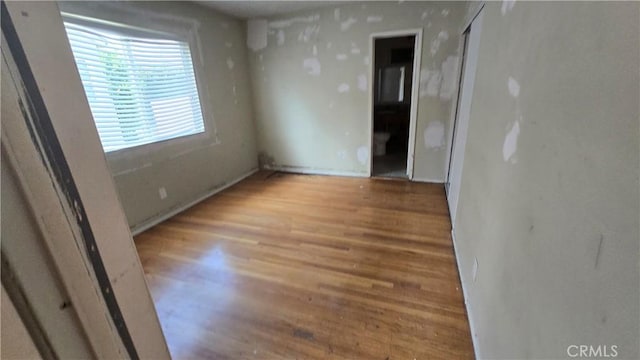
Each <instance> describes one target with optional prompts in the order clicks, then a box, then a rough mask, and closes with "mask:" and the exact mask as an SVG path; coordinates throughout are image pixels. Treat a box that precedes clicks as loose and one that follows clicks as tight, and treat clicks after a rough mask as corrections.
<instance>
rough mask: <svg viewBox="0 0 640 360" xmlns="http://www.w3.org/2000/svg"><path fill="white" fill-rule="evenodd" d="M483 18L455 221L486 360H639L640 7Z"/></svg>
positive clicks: (596, 6) (539, 8) (497, 12)
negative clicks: (588, 354) (578, 350)
mask: <svg viewBox="0 0 640 360" xmlns="http://www.w3.org/2000/svg"><path fill="white" fill-rule="evenodd" d="M483 11H484V13H485V14H484V20H483V25H482V34H481V40H480V52H479V57H478V64H477V72H476V79H475V86H474V92H473V100H472V106H471V115H470V120H469V129H468V136H467V144H466V149H465V156H464V165H463V169H464V170H463V173H462V174H463V175H462V176H463V177H462V183H461V189H460V198H459V203H458V207H457V209H458V210H457V215H456V223H455V224H454V225H455V243H456V254H457V257H458V261H459V265H460V276H461V279H462V282H463V285H464V288H465V293H466V298H467V307H468V313H469V317H470V320H471V325H472V333H473V336H474V340H475V344H476V352H477V355H478V358H483V359H557V358H569V357H570V356H569V354H568V353H567V350H568V347H569V346H570V345H593V346H594V347H595V348H594V350H596V349H597V347H598V346H608V351H609V355H611V354H612V351H611V349H612V346H614V345H615V346H616V348H617V349H616V352H617V358H621V359H638V358H639V357H640V353H639V351H638V349H639V343H638V341H639V339H640V334H639V330H638V326H639V322H638V319H639V318H640V312H639V304H640V294H639V283H640V279H639V268H638V254H639V253H640V249H639V245H640V244H639V239H640V231H639V219H640V194H639V190H640V184H639V181H638V178H639V173H640V169H639V164H640V151H639V147H640V144H639V138H640V136H639V130H640V129H639V125H640V124H639V120H638V119H640V110H639V107H638V99H640V74H639V69H640V51H639V50H640V48H639V47H640V17H639V16H638V14H640V4H638V3H533V2H515V3H514V2H512V1H507V2H504V3H487V4H486V6H485V9H484V10H483ZM476 259H477V260H476ZM476 261H477V265H475V266H474V264H476ZM474 268H477V278H476V279H475V282H474ZM600 351H602V348H601V349H600ZM573 354H575V349H574V352H573ZM601 354H602V353H601ZM597 357H598V358H600V356H597ZM601 357H604V356H601Z"/></svg>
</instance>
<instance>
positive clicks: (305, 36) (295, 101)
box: [248, 2, 466, 181]
mask: <svg viewBox="0 0 640 360" xmlns="http://www.w3.org/2000/svg"><path fill="white" fill-rule="evenodd" d="M465 14H466V7H465V4H464V3H462V2H459V3H456V2H453V3H446V2H441V3H437V2H404V3H398V2H362V3H357V4H348V5H341V6H328V7H325V8H322V9H318V10H314V11H304V12H300V13H295V14H290V15H283V16H277V17H273V18H269V19H267V20H266V21H267V25H266V28H267V30H266V35H267V41H266V46H263V47H259V48H258V47H253V48H250V49H249V50H248V51H249V64H250V71H251V76H252V79H253V81H252V84H253V91H254V99H255V109H256V128H257V137H258V144H259V145H258V147H259V150H260V151H262V152H264V153H268V154H270V156H271V157H272V159H273V161H274V163H275V164H278V165H279V166H281V167H288V168H295V169H315V170H318V171H321V172H322V171H324V172H327V173H329V172H331V173H335V172H340V173H349V174H359V175H363V176H366V175H367V169H368V166H369V162H370V159H369V154H370V152H371V151H370V149H369V148H368V146H369V145H368V144H369V132H370V129H369V126H370V120H369V118H368V117H369V101H370V99H369V96H370V93H369V92H370V89H369V88H370V86H371V85H372V83H373V81H372V79H371V68H370V66H371V56H370V35H371V34H372V33H380V32H384V31H393V30H407V29H417V28H422V29H423V37H422V63H421V64H420V68H421V69H422V73H421V78H420V83H419V84H418V85H419V88H418V91H419V94H420V100H419V104H418V105H419V106H418V121H417V129H416V142H415V165H414V178H415V180H429V181H444V177H445V173H446V169H445V168H446V166H445V161H446V155H447V151H446V149H447V148H448V147H449V144H448V142H449V139H447V138H446V136H444V133H446V131H445V129H449V127H450V118H451V114H450V111H451V108H452V106H451V105H452V101H455V97H456V94H457V84H458V76H459V75H458V73H457V72H458V67H459V59H460V57H459V54H458V50H459V44H460V37H459V34H460V26H461V24H462V22H463V19H464V16H465ZM255 21H256V20H249V21H248V29H249V32H250V33H251V32H252V28H253V27H255V25H252V24H253V23H254V22H255ZM263 27H264V26H263ZM250 35H251V34H250ZM251 36H254V35H251ZM430 122H438V123H439V124H440V125H441V129H442V130H443V133H442V135H443V136H442V137H438V139H437V140H434V143H435V144H436V145H435V146H434V145H433V144H431V143H430V144H427V143H426V142H425V141H423V140H422V139H423V137H424V134H425V132H426V131H427V126H428V124H429V123H430ZM347 134H349V135H347ZM438 136H440V135H438ZM365 150H366V153H365Z"/></svg>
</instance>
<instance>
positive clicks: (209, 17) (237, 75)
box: [60, 1, 258, 227]
mask: <svg viewBox="0 0 640 360" xmlns="http://www.w3.org/2000/svg"><path fill="white" fill-rule="evenodd" d="M105 6H106V7H109V6H110V7H112V8H113V10H112V11H104V10H103V9H104V8H105ZM60 7H61V9H62V10H63V11H72V12H75V13H81V14H86V15H88V16H94V17H101V18H105V17H106V18H110V19H111V20H112V21H120V22H124V23H133V24H135V25H136V26H139V27H143V28H144V27H145V25H147V24H153V23H154V22H156V23H157V21H158V20H157V19H161V20H162V21H170V22H171V21H174V22H183V23H184V22H187V23H192V24H194V25H195V29H196V31H197V34H196V38H197V39H198V42H199V45H200V52H199V53H195V54H194V56H198V57H200V58H198V59H197V60H198V61H201V63H202V64H203V70H204V78H201V77H198V78H197V79H196V81H197V82H199V83H200V82H205V86H206V87H207V88H208V95H209V97H208V98H205V99H202V97H203V94H200V96H201V99H202V101H203V102H206V103H205V105H206V106H204V107H203V112H204V113H203V115H204V117H205V121H206V125H205V126H206V127H207V129H209V130H208V131H209V133H210V135H211V136H210V137H209V138H207V139H205V140H202V139H198V137H197V136H196V137H194V139H193V140H188V141H186V142H183V143H179V144H178V145H175V146H173V145H171V146H161V147H160V148H159V149H155V150H154V151H147V152H143V153H142V154H140V153H135V155H132V153H127V150H125V151H124V154H123V155H124V156H121V155H112V154H107V160H108V162H109V166H110V167H111V170H112V172H113V175H114V179H115V183H116V187H117V189H118V192H119V195H120V201H121V203H122V206H123V208H124V211H125V213H126V215H127V219H128V221H129V225H130V226H132V227H136V226H139V225H141V224H144V223H145V222H147V221H152V220H154V219H155V218H157V217H158V216H162V215H163V214H166V213H167V212H169V211H171V210H172V209H175V208H178V207H181V206H183V205H185V204H188V203H190V202H192V201H194V200H196V199H198V198H199V197H201V196H203V195H204V194H207V193H209V192H211V191H212V190H215V189H216V188H219V187H222V186H224V185H225V184H227V183H230V182H232V181H234V180H237V179H238V178H240V177H241V176H243V175H245V174H247V173H248V172H249V171H251V170H252V169H255V168H257V166H258V164H257V150H256V141H255V127H254V122H253V108H252V100H251V88H250V81H249V75H248V65H247V51H248V50H247V47H246V27H245V24H244V22H243V21H240V20H236V19H233V18H231V17H228V16H226V15H222V14H219V13H218V12H216V11H214V10H211V9H209V8H207V7H204V6H201V5H197V4H194V3H190V2H155V1H154V2H130V3H118V4H116V3H109V4H106V5H105V4H104V3H101V4H96V3H91V2H83V3H79V2H70V3H61V6H60ZM96 7H97V8H96ZM122 9H124V10H122ZM128 13H130V14H128ZM148 26H150V25H148ZM193 50H194V49H192V51H193ZM214 129H215V131H214ZM214 132H215V133H217V135H214ZM160 188H164V189H165V190H166V197H165V198H164V199H162V198H161V196H160V195H161V194H160V193H161V190H160ZM163 195H164V194H163Z"/></svg>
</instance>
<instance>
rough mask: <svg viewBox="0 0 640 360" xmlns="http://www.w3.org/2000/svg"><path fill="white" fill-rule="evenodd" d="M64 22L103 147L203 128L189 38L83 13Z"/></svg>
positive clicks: (111, 148)
mask: <svg viewBox="0 0 640 360" xmlns="http://www.w3.org/2000/svg"><path fill="white" fill-rule="evenodd" d="M64 25H65V28H66V31H67V36H68V38H69V42H70V44H71V49H72V51H73V56H74V58H75V61H76V65H77V67H78V71H79V73H80V78H81V79H82V85H83V86H84V91H85V93H86V95H87V99H88V101H89V107H90V108H91V113H92V114H93V118H94V121H95V123H96V127H97V129H98V134H99V135H100V141H101V142H102V147H103V148H104V151H105V152H110V151H115V150H120V149H125V148H131V147H134V146H139V145H144V144H150V143H154V142H159V141H163V140H169V139H174V138H178V137H182V136H188V135H194V134H198V133H202V132H204V131H205V126H204V120H203V116H202V109H201V106H200V99H199V96H198V87H197V85H196V80H195V74H194V69H193V64H192V61H191V52H190V50H189V43H188V42H186V41H181V40H180V39H178V38H177V37H176V36H172V35H170V34H164V33H158V32H155V31H151V30H149V31H148V32H147V31H145V30H139V29H134V28H131V27H125V26H121V27H119V26H116V25H112V24H109V25H106V24H104V23H100V22H98V21H96V23H95V24H94V23H92V22H91V21H87V20H86V19H82V20H79V19H73V18H68V17H65V21H64Z"/></svg>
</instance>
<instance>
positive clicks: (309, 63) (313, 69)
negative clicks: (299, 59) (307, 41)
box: [302, 58, 321, 76]
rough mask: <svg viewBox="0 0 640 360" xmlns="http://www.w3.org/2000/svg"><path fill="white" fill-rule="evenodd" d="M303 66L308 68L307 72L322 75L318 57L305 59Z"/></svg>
mask: <svg viewBox="0 0 640 360" xmlns="http://www.w3.org/2000/svg"><path fill="white" fill-rule="evenodd" d="M302 67H303V68H304V69H306V70H307V73H309V74H310V75H313V76H319V75H320V70H321V69H320V61H319V60H318V59H316V58H308V59H304V61H303V63H302Z"/></svg>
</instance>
